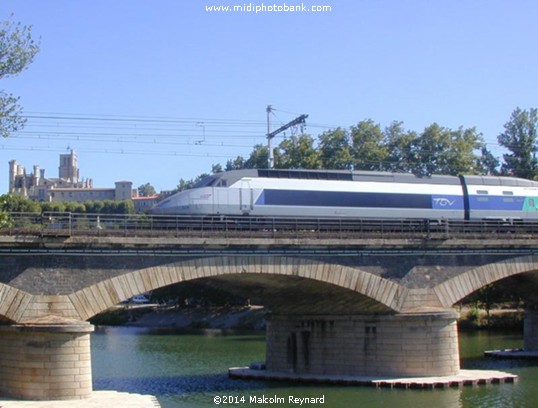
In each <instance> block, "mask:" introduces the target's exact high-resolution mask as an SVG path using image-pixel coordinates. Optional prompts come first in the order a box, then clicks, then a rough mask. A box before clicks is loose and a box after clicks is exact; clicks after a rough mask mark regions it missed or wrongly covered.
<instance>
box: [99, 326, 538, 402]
mask: <svg viewBox="0 0 538 408" xmlns="http://www.w3.org/2000/svg"><path fill="white" fill-rule="evenodd" d="M91 341H92V364H93V378H94V389H95V390H117V391H127V392H134V393H142V394H152V395H155V396H156V397H157V399H158V400H159V402H160V404H161V406H162V407H163V408H175V407H181V408H195V407H196V408H199V407H216V406H217V405H216V404H215V403H214V398H215V397H222V400H221V402H222V403H221V404H220V405H221V406H228V407H232V406H233V407H242V406H259V405H263V406H279V407H288V406H289V407H292V406H293V407H297V406H299V405H298V404H290V403H289V397H290V396H293V397H298V398H305V397H309V398H321V397H323V402H324V404H317V405H318V406H324V407H330V408H333V407H337V408H340V407H342V408H344V407H345V408H347V407H368V408H378V407H379V408H380V407H383V408H386V407H397V408H422V407H424V408H426V407H427V408H432V407H435V408H438V407H446V408H478V407H481V408H482V407H483V408H497V407H498V408H510V407H513V408H516V407H517V408H520V407H535V406H537V405H536V404H537V403H536V401H538V361H528V362H526V361H520V360H495V359H486V358H484V357H483V351H484V350H491V349H497V348H516V347H521V346H522V343H523V339H522V334H520V333H515V334H499V333H486V332H473V333H460V355H461V359H462V368H466V369H493V370H502V371H508V372H510V373H513V374H518V375H519V376H520V379H519V381H518V382H516V383H508V384H492V385H480V386H474V387H473V386H469V387H463V388H459V389H458V388H449V389H436V390H402V389H385V388H383V389H376V388H370V387H357V386H335V385H332V386H321V385H319V384H318V385H304V384H290V383H279V382H261V381H244V380H232V379H230V378H228V375H227V370H228V368H229V367H238V366H245V365H248V364H249V363H251V362H253V361H262V360H264V356H265V338H264V336H263V334H258V335H256V334H244V335H221V334H219V333H214V334H212V335H192V334H177V333H176V334H173V333H162V332H161V333H159V332H155V331H150V330H147V329H141V328H134V327H131V328H129V327H107V328H99V329H98V330H96V332H95V333H94V334H93V335H92V340H91ZM251 397H257V399H258V401H259V403H257V404H254V403H250V401H251ZM264 398H265V401H276V402H279V403H278V404H276V403H275V404H271V403H266V404H262V403H261V402H262V401H264ZM271 398H273V400H271ZM275 398H276V399H275ZM226 400H232V401H233V402H234V403H233V404H229V403H228V404H225V403H224V402H226ZM283 400H285V403H280V402H282V401H283ZM296 401H299V400H296ZM318 401H320V400H318ZM303 406H305V405H303ZM306 406H310V407H311V406H315V405H313V404H309V405H306Z"/></svg>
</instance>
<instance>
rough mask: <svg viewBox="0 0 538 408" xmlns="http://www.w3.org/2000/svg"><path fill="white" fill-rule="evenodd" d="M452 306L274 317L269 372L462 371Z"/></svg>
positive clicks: (269, 326) (413, 374) (403, 374)
mask: <svg viewBox="0 0 538 408" xmlns="http://www.w3.org/2000/svg"><path fill="white" fill-rule="evenodd" d="M457 317H458V314H457V313H456V312H454V311H452V310H446V311H442V312H436V313H401V314H394V315H353V316H342V315H323V316H320V315H272V316H271V317H270V319H269V321H268V323H267V355H266V357H267V361H266V365H267V370H268V371H273V372H288V373H290V372H292V373H297V374H322V375H352V376H381V377H394V376H397V377H416V376H450V375H457V374H458V373H459V371H460V360H459V348H458V333H457V325H456V319H457Z"/></svg>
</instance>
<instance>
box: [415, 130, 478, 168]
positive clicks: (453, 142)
mask: <svg viewBox="0 0 538 408" xmlns="http://www.w3.org/2000/svg"><path fill="white" fill-rule="evenodd" d="M483 146H484V144H483V141H482V136H481V134H479V133H477V131H476V129H475V128H470V129H463V128H461V127H460V128H459V129H458V130H451V129H448V128H445V127H442V126H439V125H438V124H437V123H433V124H432V125H430V126H428V127H427V128H425V129H424V131H423V132H422V133H421V134H420V135H419V136H418V137H417V138H416V139H415V140H414V141H413V143H412V149H411V152H412V160H413V163H412V166H411V167H412V170H413V172H414V173H415V174H420V175H425V176H428V175H431V174H434V173H437V174H450V175H458V174H477V173H479V172H480V171H479V170H480V169H478V168H477V165H478V163H479V156H478V155H477V154H475V151H477V150H479V149H481V148H482V147H483Z"/></svg>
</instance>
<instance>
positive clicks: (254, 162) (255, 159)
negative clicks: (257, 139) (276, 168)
mask: <svg viewBox="0 0 538 408" xmlns="http://www.w3.org/2000/svg"><path fill="white" fill-rule="evenodd" d="M278 156H279V152H278V150H276V152H275V162H276V161H277V160H278ZM268 160H269V149H268V148H267V145H262V144H258V145H256V146H254V149H253V150H252V152H251V153H250V156H249V158H248V159H247V161H246V162H245V164H244V166H243V167H241V168H244V169H266V168H267V162H268Z"/></svg>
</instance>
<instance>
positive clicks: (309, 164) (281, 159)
mask: <svg viewBox="0 0 538 408" xmlns="http://www.w3.org/2000/svg"><path fill="white" fill-rule="evenodd" d="M278 152H279V154H278V160H277V161H276V164H275V167H278V168H282V169H318V168H319V167H320V165H321V162H320V160H319V153H318V150H317V149H316V148H315V147H314V139H312V136H310V135H306V134H302V135H300V136H291V137H290V138H285V139H284V140H283V141H282V142H281V143H280V144H279V145H278Z"/></svg>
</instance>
